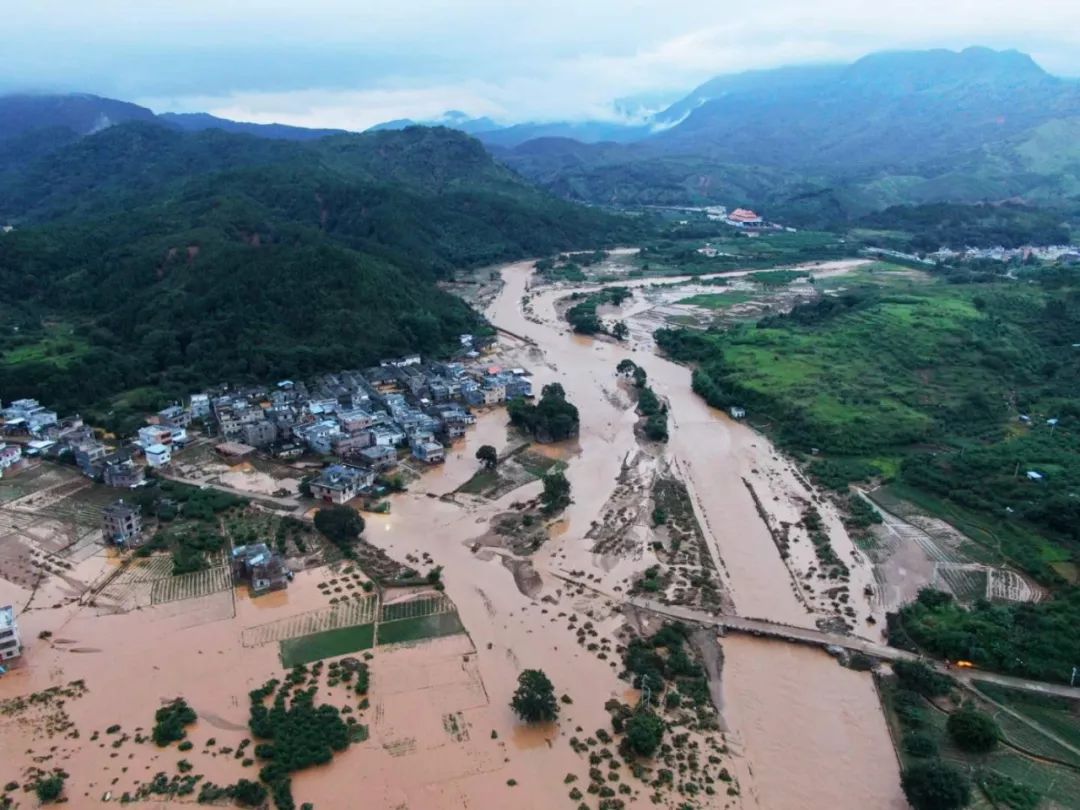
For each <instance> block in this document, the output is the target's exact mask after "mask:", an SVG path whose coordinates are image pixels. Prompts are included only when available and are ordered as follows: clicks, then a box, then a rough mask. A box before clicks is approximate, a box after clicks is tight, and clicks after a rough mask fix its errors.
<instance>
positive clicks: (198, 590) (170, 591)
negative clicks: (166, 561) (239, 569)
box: [150, 565, 232, 605]
mask: <svg viewBox="0 0 1080 810" xmlns="http://www.w3.org/2000/svg"><path fill="white" fill-rule="evenodd" d="M231 587H232V574H231V572H230V571H229V568H228V566H225V565H217V566H214V567H213V568H208V569H207V570H205V571H195V572H194V573H191V574H180V575H179V576H169V577H167V578H162V579H155V580H154V581H153V582H151V584H150V603H151V604H154V605H161V604H165V603H166V602H175V601H177V600H180V599H193V598H195V597H198V596H208V595H209V594H212V593H217V592H218V591H227V590H228V589H229V588H231Z"/></svg>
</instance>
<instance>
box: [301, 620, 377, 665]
mask: <svg viewBox="0 0 1080 810" xmlns="http://www.w3.org/2000/svg"><path fill="white" fill-rule="evenodd" d="M374 643H375V625H374V624H357V625H353V626H352V627H340V628H338V629H337V630H325V631H323V632H322V633H312V634H310V635H307V636H300V637H299V638H290V639H286V640H285V641H282V642H281V645H280V652H281V663H282V666H284V667H286V668H289V667H294V666H296V665H297V664H310V663H311V662H312V661H319V660H321V659H323V658H333V657H335V656H338V655H347V654H348V653H353V652H358V651H360V650H368V649H371V647H372V646H374Z"/></svg>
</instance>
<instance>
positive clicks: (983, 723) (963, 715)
mask: <svg viewBox="0 0 1080 810" xmlns="http://www.w3.org/2000/svg"><path fill="white" fill-rule="evenodd" d="M945 728H946V730H947V731H948V732H949V736H950V737H951V738H952V741H953V743H954V744H955V745H956V747H957V748H959V749H961V750H962V751H969V752H971V753H976V754H985V753H986V752H988V751H993V750H994V748H996V747H997V744H998V740H1000V739H1001V729H1000V728H998V724H997V723H995V722H994V718H992V717H991V716H990V715H988V714H985V713H983V712H981V711H979V710H978V709H976V708H975V707H974V706H973V705H971V704H970V703H966V704H964V705H963V706H961V707H960V708H959V709H958V710H957V711H955V712H953V713H952V714H950V715H949V719H948V722H946V724H945Z"/></svg>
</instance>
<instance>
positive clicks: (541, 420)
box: [507, 383, 580, 442]
mask: <svg viewBox="0 0 1080 810" xmlns="http://www.w3.org/2000/svg"><path fill="white" fill-rule="evenodd" d="M507 411H508V413H509V415H510V424H512V425H513V426H514V427H517V428H520V429H521V430H524V431H526V432H528V433H529V434H531V435H532V437H533V438H534V439H536V440H537V441H538V442H558V441H562V440H563V439H570V438H573V437H574V436H577V434H578V429H579V426H580V417H579V416H578V409H577V408H576V407H575V406H574V405H573V404H572V403H570V402H568V401H567V399H566V392H565V391H564V390H563V387H562V386H561V385H559V383H549V384H548V385H545V386H544V387H543V389H542V390H541V392H540V401H539V402H538V403H537V404H536V405H533V404H532V403H531V402H527V401H526V400H524V399H512V400H510V403H509V405H508V406H507Z"/></svg>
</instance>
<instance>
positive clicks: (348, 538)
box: [315, 505, 364, 557]
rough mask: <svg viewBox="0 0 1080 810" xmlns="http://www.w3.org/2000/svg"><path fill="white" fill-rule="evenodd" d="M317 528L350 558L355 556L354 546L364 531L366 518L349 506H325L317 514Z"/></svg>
mask: <svg viewBox="0 0 1080 810" xmlns="http://www.w3.org/2000/svg"><path fill="white" fill-rule="evenodd" d="M315 528H316V529H318V530H319V531H320V532H322V534H323V535H324V536H325V537H326V539H327V540H329V541H330V542H331V543H333V544H334V545H335V546H337V547H338V549H339V550H341V552H342V553H343V554H345V556H346V557H350V556H351V555H353V554H355V552H354V551H353V546H354V545H356V543H357V541H358V540H359V539H360V535H361V534H362V533H363V531H364V518H362V517H361V516H360V513H359V512H357V511H356V510H355V509H352V508H351V507H348V506H343V505H334V506H324V507H322V508H321V509H319V511H318V512H316V513H315Z"/></svg>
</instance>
